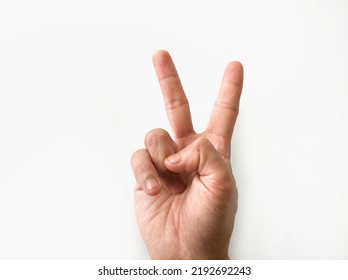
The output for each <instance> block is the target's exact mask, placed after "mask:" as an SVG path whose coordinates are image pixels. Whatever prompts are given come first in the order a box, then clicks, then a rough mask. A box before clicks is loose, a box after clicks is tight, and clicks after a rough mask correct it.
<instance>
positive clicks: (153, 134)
mask: <svg viewBox="0 0 348 280" xmlns="http://www.w3.org/2000/svg"><path fill="white" fill-rule="evenodd" d="M153 64H154V67H155V70H156V74H157V77H158V80H159V83H160V87H161V90H162V94H163V99H164V103H165V108H166V112H167V116H168V119H169V122H170V125H171V127H172V130H173V133H174V136H175V139H174V140H173V139H172V138H171V137H170V135H169V134H168V133H167V132H166V131H165V130H162V129H154V130H152V131H150V132H149V133H148V134H147V135H146V137H145V147H146V149H141V150H138V151H136V152H135V153H134V154H133V156H132V160H131V164H132V168H133V172H134V176H135V178H136V181H137V183H136V188H135V206H136V213H137V219H138V223H139V227H140V230H141V233H142V236H143V239H144V241H145V244H146V246H147V249H148V251H149V254H150V256H151V258H153V259H229V256H228V247H229V242H230V238H231V234H232V231H233V225H234V219H235V215H236V211H237V188H236V183H235V180H234V177H233V175H232V169H231V163H230V145H231V138H232V132H233V128H234V125H235V122H236V119H237V115H238V108H239V99H240V96H241V92H242V85H243V67H242V65H241V64H240V63H239V62H231V63H229V64H228V65H227V67H226V70H225V73H224V76H223V79H222V84H221V89H220V92H219V95H218V98H217V100H216V103H215V105H214V108H213V111H212V114H211V118H210V121H209V124H208V126H207V128H206V130H205V131H204V132H203V133H198V134H197V133H195V132H194V130H193V125H192V121H191V115H190V109H189V104H188V101H187V98H186V96H185V93H184V90H183V88H182V85H181V82H180V79H179V76H178V73H177V71H176V69H175V66H174V63H173V61H172V59H171V57H170V55H169V53H167V52H166V51H158V52H156V53H155V54H154V56H153Z"/></svg>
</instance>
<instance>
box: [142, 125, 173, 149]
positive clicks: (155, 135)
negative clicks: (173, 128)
mask: <svg viewBox="0 0 348 280" xmlns="http://www.w3.org/2000/svg"><path fill="white" fill-rule="evenodd" d="M168 137H170V136H169V134H168V132H167V131H165V130H164V129H162V128H155V129H152V130H150V131H149V132H148V133H147V134H146V136H145V146H146V147H156V146H158V144H159V143H162V142H164V141H166V139H168Z"/></svg>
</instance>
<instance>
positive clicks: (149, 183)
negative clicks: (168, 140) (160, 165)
mask: <svg viewBox="0 0 348 280" xmlns="http://www.w3.org/2000/svg"><path fill="white" fill-rule="evenodd" d="M131 166H132V169H133V173H134V177H135V179H136V180H137V183H138V184H139V185H140V186H141V188H142V189H143V190H144V191H145V192H146V193H147V194H149V195H157V194H158V193H159V192H160V191H161V189H162V188H161V180H160V178H159V175H158V173H157V170H156V168H155V167H154V165H153V163H152V160H151V157H150V154H149V153H148V151H147V150H146V149H141V150H138V151H136V152H135V153H134V154H133V156H132V159H131Z"/></svg>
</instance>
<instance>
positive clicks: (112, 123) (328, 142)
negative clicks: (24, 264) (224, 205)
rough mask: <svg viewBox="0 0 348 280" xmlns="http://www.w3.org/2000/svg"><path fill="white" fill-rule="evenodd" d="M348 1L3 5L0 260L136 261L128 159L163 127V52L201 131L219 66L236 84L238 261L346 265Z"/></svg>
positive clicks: (140, 252) (138, 242)
mask: <svg viewBox="0 0 348 280" xmlns="http://www.w3.org/2000/svg"><path fill="white" fill-rule="evenodd" d="M347 31H348V1H345V0H306V1H300V0H298V1H275V0H264V1H257V0H254V1H251V0H249V1H248V0H246V1H160V0H158V1H154V0H151V1H71V0H69V1H6V0H5V1H1V2H0V258H1V259H23V258H24V259H38V258H40V259H60V258H61V259H108V258H110V259H111V258H112V259H144V258H145V259H146V258H148V254H147V252H146V249H145V247H144V245H143V242H142V239H141V236H140V234H139V231H138V228H137V224H136V220H135V215H134V208H133V185H134V179H133V176H132V171H131V168H130V164H129V160H130V157H131V155H132V153H133V152H134V151H135V150H136V149H138V148H140V147H142V146H143V138H144V136H145V134H146V132H147V131H148V130H150V129H152V128H156V127H162V128H165V129H168V130H169V129H170V128H169V124H168V122H167V119H166V115H165V111H164V108H163V105H162V97H161V94H160V90H159V86H158V84H157V80H156V77H155V74H154V71H153V67H152V63H151V56H152V54H153V52H154V51H155V50H157V49H167V50H168V51H169V52H171V54H172V56H173V58H174V60H175V62H176V65H177V68H178V71H179V73H180V75H181V79H182V82H183V84H184V88H185V90H186V93H187V96H188V98H189V100H190V103H191V110H192V115H193V119H194V124H195V128H196V130H197V131H200V130H202V129H204V128H205V125H206V123H207V120H208V117H209V115H210V110H211V107H212V105H213V102H214V100H215V97H216V94H217V92H218V88H219V84H220V81H221V77H222V73H223V70H224V67H225V65H226V64H227V63H228V62H229V61H230V60H240V61H241V62H242V63H243V65H244V68H245V86H244V91H243V97H242V100H241V107H240V115H239V119H238V122H237V126H236V128H235V133H234V138H233V143H232V144H233V147H232V152H233V156H232V164H233V169H234V173H235V177H236V179H237V183H238V189H239V210H238V214H237V220H236V224H235V230H234V233H233V236H232V241H231V246H230V256H231V257H232V258H237V259H348V148H347V143H348V51H347V50H348V36H347V34H348V32H347Z"/></svg>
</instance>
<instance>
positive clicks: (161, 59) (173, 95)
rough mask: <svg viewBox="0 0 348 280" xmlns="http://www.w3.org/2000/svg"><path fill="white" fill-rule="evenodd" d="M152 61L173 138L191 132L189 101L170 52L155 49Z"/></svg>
mask: <svg viewBox="0 0 348 280" xmlns="http://www.w3.org/2000/svg"><path fill="white" fill-rule="evenodd" d="M152 61H153V64H154V67H155V71H156V74H157V78H158V81H159V84H160V87H161V91H162V95H163V100H164V104H165V108H166V112H167V116H168V119H169V123H170V125H171V127H172V129H173V132H174V136H175V138H181V137H184V136H187V135H190V134H192V133H193V132H194V131H193V126H192V119H191V113H190V107H189V103H188V101H187V98H186V95H185V92H184V89H183V87H182V85H181V82H180V78H179V75H178V72H177V71H176V68H175V65H174V63H173V60H172V58H171V56H170V54H169V53H168V52H167V51H163V50H160V51H157V52H156V53H155V54H154V55H153V59H152Z"/></svg>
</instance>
